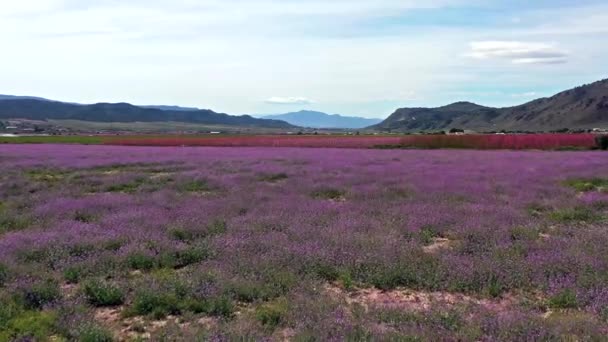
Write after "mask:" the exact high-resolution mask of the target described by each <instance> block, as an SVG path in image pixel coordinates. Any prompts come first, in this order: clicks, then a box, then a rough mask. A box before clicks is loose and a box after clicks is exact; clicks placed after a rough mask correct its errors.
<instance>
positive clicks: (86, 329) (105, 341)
mask: <svg viewBox="0 0 608 342" xmlns="http://www.w3.org/2000/svg"><path fill="white" fill-rule="evenodd" d="M75 335H76V336H74V338H75V340H77V341H79V342H112V341H114V336H113V335H112V333H111V332H109V331H108V330H106V329H104V328H101V327H100V326H98V325H96V324H94V323H84V324H82V325H81V326H80V327H78V329H77V331H76V334H75Z"/></svg>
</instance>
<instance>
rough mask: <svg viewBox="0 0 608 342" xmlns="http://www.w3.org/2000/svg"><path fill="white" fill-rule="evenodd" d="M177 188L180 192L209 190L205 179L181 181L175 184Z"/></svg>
mask: <svg viewBox="0 0 608 342" xmlns="http://www.w3.org/2000/svg"><path fill="white" fill-rule="evenodd" d="M177 189H178V190H179V191H181V192H207V191H211V187H210V186H209V182H208V181H207V180H205V179H197V180H192V181H187V182H182V183H179V184H178V185H177Z"/></svg>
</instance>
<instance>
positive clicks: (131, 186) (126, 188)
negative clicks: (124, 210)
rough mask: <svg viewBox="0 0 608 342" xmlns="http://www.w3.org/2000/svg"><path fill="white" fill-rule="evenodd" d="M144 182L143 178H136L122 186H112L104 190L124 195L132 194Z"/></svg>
mask: <svg viewBox="0 0 608 342" xmlns="http://www.w3.org/2000/svg"><path fill="white" fill-rule="evenodd" d="M145 182H146V179H145V178H141V177H140V178H136V179H135V180H133V181H132V182H129V183H123V184H113V185H110V186H108V187H107V188H106V191H107V192H125V193H134V192H136V191H137V190H138V189H139V187H140V186H141V185H143V184H144V183H145Z"/></svg>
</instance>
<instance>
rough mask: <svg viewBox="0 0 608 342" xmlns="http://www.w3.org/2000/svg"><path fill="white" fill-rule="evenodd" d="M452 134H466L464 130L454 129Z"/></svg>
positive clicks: (451, 131)
mask: <svg viewBox="0 0 608 342" xmlns="http://www.w3.org/2000/svg"><path fill="white" fill-rule="evenodd" d="M450 133H451V134H454V133H464V129H460V128H452V129H451V130H450Z"/></svg>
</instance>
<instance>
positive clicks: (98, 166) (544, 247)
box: [0, 145, 608, 341]
mask: <svg viewBox="0 0 608 342" xmlns="http://www.w3.org/2000/svg"><path fill="white" fill-rule="evenodd" d="M0 167H1V170H2V172H1V173H0V302H1V303H2V305H1V306H0V341H9V340H13V339H17V340H30V339H38V340H45V339H48V338H51V337H52V338H54V339H55V340H79V341H113V340H131V339H133V340H137V339H141V338H144V339H146V338H152V339H153V340H167V341H173V340H208V339H211V340H232V339H237V338H245V339H253V340H294V341H317V340H318V341H325V340H351V341H367V340H399V341H427V340H429V341H437V340H453V341H457V340H461V341H495V340H502V341H506V340H522V341H532V340H534V341H540V340H563V339H572V340H602V339H603V338H605V336H606V334H607V333H608V234H607V231H608V223H607V221H606V218H607V216H608V190H607V189H608V156H607V155H606V154H605V153H602V152H592V151H588V152H540V151H534V152H515V151H466V150H430V151H427V150H354V149H331V148H329V149H305V148H282V149H273V148H259V147H258V148H215V147H181V148H180V147H166V148H163V147H124V146H68V145H3V146H1V147H0Z"/></svg>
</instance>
